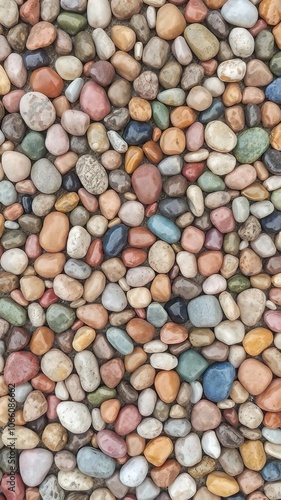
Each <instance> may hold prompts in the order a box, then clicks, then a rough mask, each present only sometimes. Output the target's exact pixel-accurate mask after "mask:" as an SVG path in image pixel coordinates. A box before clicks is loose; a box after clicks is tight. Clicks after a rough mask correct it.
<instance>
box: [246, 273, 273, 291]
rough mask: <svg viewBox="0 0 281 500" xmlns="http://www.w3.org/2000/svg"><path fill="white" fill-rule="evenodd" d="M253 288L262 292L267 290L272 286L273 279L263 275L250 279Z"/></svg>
mask: <svg viewBox="0 0 281 500" xmlns="http://www.w3.org/2000/svg"><path fill="white" fill-rule="evenodd" d="M250 282H251V286H252V287H253V288H259V289H260V290H267V289H268V288H269V287H270V285H271V279H270V276H268V274H265V273H261V274H256V275H255V276H251V277H250Z"/></svg>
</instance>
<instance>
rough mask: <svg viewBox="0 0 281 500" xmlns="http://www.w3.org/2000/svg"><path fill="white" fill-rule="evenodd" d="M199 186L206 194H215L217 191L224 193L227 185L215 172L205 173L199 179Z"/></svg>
mask: <svg viewBox="0 0 281 500" xmlns="http://www.w3.org/2000/svg"><path fill="white" fill-rule="evenodd" d="M197 184H198V186H199V187H200V188H201V189H202V191H204V192H205V193H214V192H215V191H223V190H224V189H225V183H224V182H223V180H222V178H221V177H219V176H218V175H216V174H213V172H204V173H203V174H202V175H200V177H198V179H197Z"/></svg>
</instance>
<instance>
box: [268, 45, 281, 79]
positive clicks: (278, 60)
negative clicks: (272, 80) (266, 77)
mask: <svg viewBox="0 0 281 500" xmlns="http://www.w3.org/2000/svg"><path fill="white" fill-rule="evenodd" d="M269 68H270V70H271V71H272V73H274V75H276V76H281V51H280V52H277V53H276V54H275V55H274V56H273V58H272V59H271V61H270V63H269Z"/></svg>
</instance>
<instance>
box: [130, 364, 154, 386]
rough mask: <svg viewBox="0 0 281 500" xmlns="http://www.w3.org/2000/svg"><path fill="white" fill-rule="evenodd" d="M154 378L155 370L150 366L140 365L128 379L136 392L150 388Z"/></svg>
mask: <svg viewBox="0 0 281 500" xmlns="http://www.w3.org/2000/svg"><path fill="white" fill-rule="evenodd" d="M154 378H155V369H154V368H153V367H152V366H151V365H148V364H147V365H142V366H140V367H139V368H137V369H136V370H135V371H134V372H133V373H132V375H131V377H130V383H131V384H132V386H133V387H134V389H136V390H137V391H142V390H143V389H147V388H148V387H150V386H151V385H152V384H153V382H154Z"/></svg>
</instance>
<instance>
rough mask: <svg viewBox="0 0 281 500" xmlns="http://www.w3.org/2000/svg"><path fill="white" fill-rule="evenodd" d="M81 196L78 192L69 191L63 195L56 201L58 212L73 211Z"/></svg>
mask: <svg viewBox="0 0 281 500" xmlns="http://www.w3.org/2000/svg"><path fill="white" fill-rule="evenodd" d="M79 199H80V198H79V196H78V194H77V193H67V194H64V195H62V196H61V197H60V198H58V200H57V201H56V203H55V209H56V210H57V211H58V212H62V213H64V214H66V213H67V212H71V211H72V210H73V209H74V208H75V207H77V205H78V203H79Z"/></svg>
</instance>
